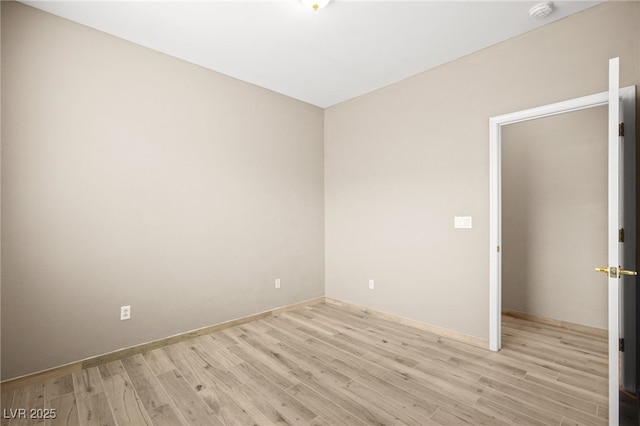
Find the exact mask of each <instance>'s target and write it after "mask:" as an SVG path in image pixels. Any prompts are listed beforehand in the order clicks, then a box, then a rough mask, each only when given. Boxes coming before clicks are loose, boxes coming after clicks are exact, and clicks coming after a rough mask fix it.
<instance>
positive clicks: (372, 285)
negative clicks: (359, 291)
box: [369, 280, 374, 290]
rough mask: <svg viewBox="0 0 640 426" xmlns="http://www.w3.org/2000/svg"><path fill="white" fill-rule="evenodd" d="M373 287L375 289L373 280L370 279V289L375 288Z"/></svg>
mask: <svg viewBox="0 0 640 426" xmlns="http://www.w3.org/2000/svg"><path fill="white" fill-rule="evenodd" d="M373 289H374V284H373V280H369V290H373Z"/></svg>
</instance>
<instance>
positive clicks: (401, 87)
mask: <svg viewBox="0 0 640 426" xmlns="http://www.w3.org/2000/svg"><path fill="white" fill-rule="evenodd" d="M638 22H640V4H639V3H637V2H607V3H606V4H602V5H599V6H596V7H594V8H592V9H589V10H587V11H585V12H582V13H579V14H576V15H573V16H571V17H569V18H567V19H563V20H561V21H558V22H556V23H553V24H550V25H548V26H545V27H543V28H540V29H538V30H535V31H532V32H530V33H527V34H524V35H522V36H520V37H517V38H514V39H511V40H508V41H505V42H503V43H500V44H497V45H495V46H492V47H490V48H487V49H484V50H482V51H480V52H477V53H475V54H472V55H469V56H466V57H464V58H461V59H458V60H456V61H453V62H451V63H448V64H445V65H443V66H441V67H438V68H435V69H433V70H430V71H427V72H424V73H422V74H419V75H417V76H414V77H412V78H409V79H407V80H404V81H402V82H399V83H397V84H395V85H392V86H389V87H387V88H384V89H381V90H378V91H376V92H373V93H370V94H367V95H365V96H361V97H359V98H356V99H353V100H351V101H348V102H345V103H343V104H340V105H337V106H334V107H331V108H328V109H327V110H325V263H326V270H325V271H326V272H325V280H326V293H327V296H330V297H334V298H337V299H342V300H345V301H348V302H351V303H355V304H358V305H364V306H369V307H371V308H373V309H376V310H381V311H385V312H389V313H392V314H395V315H399V316H403V317H407V318H411V319H414V320H418V321H422V322H425V323H429V324H432V325H435V326H439V327H443V328H447V329H450V330H455V331H458V332H460V333H463V334H467V335H470V336H473V337H477V338H480V339H488V334H489V313H488V311H489V309H488V308H489V126H488V122H489V118H490V117H492V116H497V115H501V114H506V113H509V112H513V111H518V110H523V109H526V108H531V107H535V106H540V105H545V104H549V103H552V102H556V101H561V100H566V99H572V98H576V97H579V96H584V95H587V94H592V93H598V92H602V91H605V90H607V84H608V76H607V74H608V60H609V58H612V57H616V56H619V57H620V61H621V78H620V82H621V86H628V85H633V84H638V83H639V82H640V26H639V25H638ZM425 42H431V41H425ZM454 216H472V217H473V228H472V229H454V228H453V221H454ZM369 279H374V280H375V290H369V289H368V280H369Z"/></svg>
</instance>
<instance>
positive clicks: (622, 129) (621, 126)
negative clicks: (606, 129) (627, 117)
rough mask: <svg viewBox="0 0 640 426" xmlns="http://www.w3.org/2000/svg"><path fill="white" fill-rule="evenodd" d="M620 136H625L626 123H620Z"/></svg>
mask: <svg viewBox="0 0 640 426" xmlns="http://www.w3.org/2000/svg"><path fill="white" fill-rule="evenodd" d="M618 136H621V137H622V136H624V123H620V125H618Z"/></svg>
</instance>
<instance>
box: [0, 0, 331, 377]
mask: <svg viewBox="0 0 640 426" xmlns="http://www.w3.org/2000/svg"><path fill="white" fill-rule="evenodd" d="M2 94H3V96H2V123H3V127H2V143H3V146H2V149H3V152H2V206H3V210H2V266H3V267H2V378H3V379H9V378H13V377H17V376H20V375H23V374H27V373H33V372H36V371H39V370H42V369H46V368H50V367H54V366H59V365H62V364H64V363H68V362H72V361H77V360H80V359H83V358H86V357H91V356H95V355H100V354H104V353H107V352H110V351H113V350H116V349H119V348H124V347H129V346H132V345H136V344H139V343H143V342H147V341H151V340H154V339H158V338H163V337H167V336H170V335H173V334H176V333H181V332H185V331H188V330H192V329H196V328H199V327H203V326H208V325H211V324H216V323H220V322H223V321H226V320H229V319H233V318H238V317H242V316H245V315H248V314H254V313H257V312H261V311H264V310H268V309H271V308H274V307H278V306H283V305H288V304H292V303H295V302H299V301H303V300H307V299H310V298H313V297H316V296H321V295H323V294H324V276H323V274H324V246H323V239H324V229H323V227H324V218H323V213H324V212H323V110H321V109H319V108H316V107H313V106H311V105H308V104H305V103H301V102H299V101H295V100H293V99H291V98H288V97H285V96H282V95H279V94H276V93H273V92H270V91H268V90H264V89H261V88H258V87H256V86H252V85H250V84H247V83H244V82H241V81H238V80H235V79H232V78H229V77H226V76H223V75H221V74H217V73H215V72H212V71H209V70H206V69H204V68H200V67H198V66H195V65H192V64H189V63H186V62H183V61H180V60H178V59H175V58H171V57H169V56H166V55H164V54H161V53H158V52H154V51H151V50H149V49H146V48H143V47H140V46H137V45H134V44H132V43H129V42H126V41H123V40H121V39H117V38H115V37H112V36H109V35H106V34H104V33H100V32H98V31H95V30H92V29H89V28H87V27H83V26H81V25H78V24H75V23H72V22H70V21H66V20H63V19H61V18H58V17H55V16H53V15H49V14H46V13H44V12H41V11H38V10H36V9H33V8H30V7H27V6H24V5H22V4H19V3H14V2H3V4H2ZM276 278H280V279H281V282H282V287H281V288H280V289H279V290H275V288H274V279H276ZM121 305H131V308H132V318H131V320H129V321H120V319H119V313H120V306H121Z"/></svg>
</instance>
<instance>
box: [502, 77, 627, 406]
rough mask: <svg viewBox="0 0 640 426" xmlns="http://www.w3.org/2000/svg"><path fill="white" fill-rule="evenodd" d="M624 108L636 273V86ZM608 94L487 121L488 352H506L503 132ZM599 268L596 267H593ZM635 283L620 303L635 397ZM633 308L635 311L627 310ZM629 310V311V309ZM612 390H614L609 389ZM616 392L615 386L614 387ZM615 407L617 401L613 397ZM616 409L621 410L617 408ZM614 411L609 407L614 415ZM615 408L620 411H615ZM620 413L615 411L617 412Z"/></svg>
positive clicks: (600, 101)
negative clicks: (503, 341)
mask: <svg viewBox="0 0 640 426" xmlns="http://www.w3.org/2000/svg"><path fill="white" fill-rule="evenodd" d="M619 94H620V100H621V102H622V106H623V108H622V112H623V114H624V116H623V117H622V121H623V122H624V123H625V135H624V136H625V140H626V141H627V143H625V144H624V164H622V167H623V170H624V181H625V182H626V183H627V184H626V185H624V188H623V190H624V193H623V194H621V196H622V197H623V199H624V203H623V205H624V215H625V217H627V221H626V223H625V258H624V259H621V260H623V261H624V265H625V268H627V269H633V270H635V268H636V258H635V257H636V221H635V218H636V206H635V198H636V197H635V190H636V181H635V179H636V178H635V176H636V171H635V168H636V167H635V161H636V150H635V140H636V138H635V98H636V88H635V86H629V87H625V88H622V89H620V93H619ZM608 103H609V92H608V91H607V92H601V93H597V94H594V95H589V96H583V97H580V98H575V99H571V100H567V101H563V102H557V103H553V104H549V105H544V106H541V107H537V108H531V109H527V110H522V111H517V112H513V113H509V114H504V115H500V116H496V117H491V118H490V119H489V149H490V154H489V164H490V165H489V170H490V177H489V182H490V190H489V203H490V222H489V291H490V295H489V349H490V350H492V351H498V350H499V349H500V348H501V346H502V341H501V332H502V331H501V329H502V317H501V315H502V177H501V169H502V141H501V137H502V126H506V125H509V124H515V123H519V122H522V121H528V120H534V119H538V118H544V117H549V116H553V115H557V114H564V113H569V112H573V111H578V110H582V109H586V108H592V107H597V106H602V105H608ZM594 266H597V265H594ZM635 281H636V278H635V277H625V278H624V279H623V280H621V285H620V288H621V293H622V296H623V298H622V300H624V301H625V306H621V309H620V311H621V313H620V324H621V329H620V333H621V336H624V337H625V340H626V342H625V346H626V347H627V350H626V351H625V352H624V353H623V359H624V362H623V365H626V366H627V367H626V368H627V371H623V372H622V381H621V384H622V385H623V386H624V388H625V389H627V390H630V391H632V392H635V391H636V389H635V388H636V360H635V345H636V342H635V340H636V339H635V335H636V330H635V291H636V289H635V285H636V284H635ZM627 304H631V306H626V305H627ZM625 308H626V309H625ZM625 323H626V324H627V325H629V324H633V327H634V329H633V330H631V329H629V328H630V327H628V328H627V329H626V330H625V329H624V324H625ZM610 385H611V384H610ZM615 386H616V387H617V384H615ZM615 400H616V401H617V395H616V397H615ZM615 405H617V404H615ZM611 408H612V407H610V409H611ZM616 408H617V407H616ZM616 411H617V410H616Z"/></svg>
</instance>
